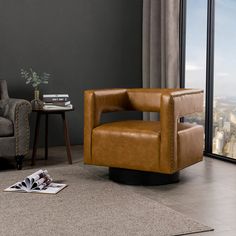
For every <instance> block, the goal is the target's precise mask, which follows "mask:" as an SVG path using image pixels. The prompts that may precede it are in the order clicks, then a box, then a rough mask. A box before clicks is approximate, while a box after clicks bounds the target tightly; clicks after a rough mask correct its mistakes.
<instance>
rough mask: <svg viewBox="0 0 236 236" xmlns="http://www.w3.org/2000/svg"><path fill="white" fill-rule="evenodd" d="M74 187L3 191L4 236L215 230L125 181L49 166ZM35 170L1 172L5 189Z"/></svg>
mask: <svg viewBox="0 0 236 236" xmlns="http://www.w3.org/2000/svg"><path fill="white" fill-rule="evenodd" d="M47 169H48V171H49V174H50V175H51V176H52V177H53V179H54V181H55V182H63V183H66V184H68V185H69V186H68V187H67V188H65V189H64V190H62V191H61V192H59V193H58V194H57V195H47V194H33V193H9V192H0V235H4V236H8V235H14V236H21V235H25V236H27V235H50V236H54V235H55V236H59V235H63V236H64V235H65V236H73V235H81V236H86V235H89V236H90V235H91V236H96V235H102V236H106V235H113V236H116V235H128V236H132V235H135V236H137V235H149V236H151V235H155V236H162V235H165V236H167V235H183V234H189V233H195V232H204V231H210V230H212V229H211V228H210V227H208V226H205V225H202V224H200V223H198V222H196V221H194V220H192V219H190V218H188V217H187V216H185V215H182V214H180V213H178V212H176V211H174V210H172V209H170V208H168V207H166V206H164V205H161V204H159V203H157V202H156V201H154V200H151V199H148V198H146V197H144V196H142V195H139V194H138V193H134V192H133V191H132V190H130V189H128V188H127V186H125V185H119V184H116V183H113V182H111V181H108V180H104V179H102V178H100V177H98V176H95V175H94V174H92V173H90V172H89V171H87V170H85V169H83V168H81V167H79V165H78V164H74V165H72V166H69V165H65V166H61V167H49V168H47ZM34 171H35V169H31V170H23V171H9V172H0V188H1V190H3V189H4V188H6V187H8V186H9V185H11V184H13V183H15V182H17V181H18V180H22V179H23V178H24V177H25V176H27V175H29V174H31V173H33V172H34Z"/></svg>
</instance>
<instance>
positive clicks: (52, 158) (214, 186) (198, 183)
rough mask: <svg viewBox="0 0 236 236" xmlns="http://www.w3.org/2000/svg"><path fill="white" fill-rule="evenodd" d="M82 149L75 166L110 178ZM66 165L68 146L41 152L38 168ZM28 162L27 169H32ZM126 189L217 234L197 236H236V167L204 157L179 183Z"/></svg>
mask: <svg viewBox="0 0 236 236" xmlns="http://www.w3.org/2000/svg"><path fill="white" fill-rule="evenodd" d="M82 156H83V150H82V146H73V147H72V157H73V163H74V164H76V163H77V164H79V165H80V166H81V167H83V168H86V169H90V170H91V171H93V172H94V174H97V175H99V176H100V177H102V178H108V175H107V168H103V167H94V166H84V165H83V161H82ZM65 162H67V159H66V152H65V147H53V148H50V149H49V159H48V160H47V161H45V160H43V150H42V149H39V151H38V157H37V159H36V167H45V166H51V165H61V164H64V163H65ZM0 167H1V170H2V171H4V170H9V169H12V170H14V161H9V160H5V159H0ZM30 168H31V166H30V160H29V157H28V159H26V160H25V162H24V169H30ZM127 188H130V189H132V190H133V191H135V192H137V193H139V194H142V195H143V196H146V197H148V198H150V199H153V200H156V201H158V202H160V203H162V204H164V205H166V206H169V207H170V208H172V209H174V210H176V211H178V212H181V213H183V214H185V215H187V216H189V217H191V218H193V219H196V220H197V221H199V222H201V223H203V224H206V225H208V226H211V227H213V228H214V229H215V231H214V232H208V233H201V234H195V235H202V236H203V235H209V236H211V235H216V236H224V235H226V236H231V235H232V236H235V235H236V165H235V164H231V163H226V162H223V161H219V160H214V159H210V158H205V159H204V161H203V162H201V163H199V164H196V165H194V166H192V167H189V168H187V169H185V170H183V171H182V172H181V181H180V182H179V183H177V184H171V185H166V186H155V187H143V186H127Z"/></svg>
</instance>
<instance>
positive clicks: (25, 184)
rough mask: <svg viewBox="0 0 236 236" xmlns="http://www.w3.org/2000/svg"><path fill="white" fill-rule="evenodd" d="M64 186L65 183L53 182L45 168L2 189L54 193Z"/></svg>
mask: <svg viewBox="0 0 236 236" xmlns="http://www.w3.org/2000/svg"><path fill="white" fill-rule="evenodd" d="M66 186H67V185H66V184H59V183H53V182H52V178H51V177H50V175H49V174H48V171H47V170H38V171H36V172H35V173H33V174H32V175H29V176H27V177H26V178H25V179H24V180H23V181H22V182H17V183H15V184H13V185H11V186H10V187H8V188H6V189H5V190H4V191H6V192H35V193H51V194H56V193H58V192H59V191H61V190H62V189H63V188H65V187H66Z"/></svg>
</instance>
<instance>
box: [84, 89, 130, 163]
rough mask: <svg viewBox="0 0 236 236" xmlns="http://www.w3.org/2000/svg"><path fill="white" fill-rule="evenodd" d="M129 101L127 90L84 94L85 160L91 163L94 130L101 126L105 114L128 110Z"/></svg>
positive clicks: (87, 92) (92, 91)
mask: <svg viewBox="0 0 236 236" xmlns="http://www.w3.org/2000/svg"><path fill="white" fill-rule="evenodd" d="M128 106H129V99H128V95H127V91H126V89H108V90H86V91H85V92H84V160H85V162H86V163H87V164H89V163H90V162H91V138H92V130H93V129H94V128H95V127H97V126H98V125H99V124H100V117H101V114H102V113H103V112H114V111H121V110H125V109H127V108H128Z"/></svg>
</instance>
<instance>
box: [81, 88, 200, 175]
mask: <svg viewBox="0 0 236 236" xmlns="http://www.w3.org/2000/svg"><path fill="white" fill-rule="evenodd" d="M84 99H85V100H84V102H85V103H84V162H85V163H87V164H94V165H103V166H110V167H120V168H127V169H136V170H145V171H154V172H161V173H175V172H176V171H178V170H181V169H183V168H185V167H187V166H189V165H192V164H194V163H196V162H198V161H200V160H202V153H203V127H201V126H199V125H189V124H182V123H179V118H180V117H182V116H184V115H188V114H192V113H194V112H201V111H202V108H203V91H202V90H193V89H109V90H87V91H85V96H84ZM120 110H138V111H149V112H160V122H151V121H120V122H112V123H106V124H100V117H101V113H102V112H115V111H120Z"/></svg>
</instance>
